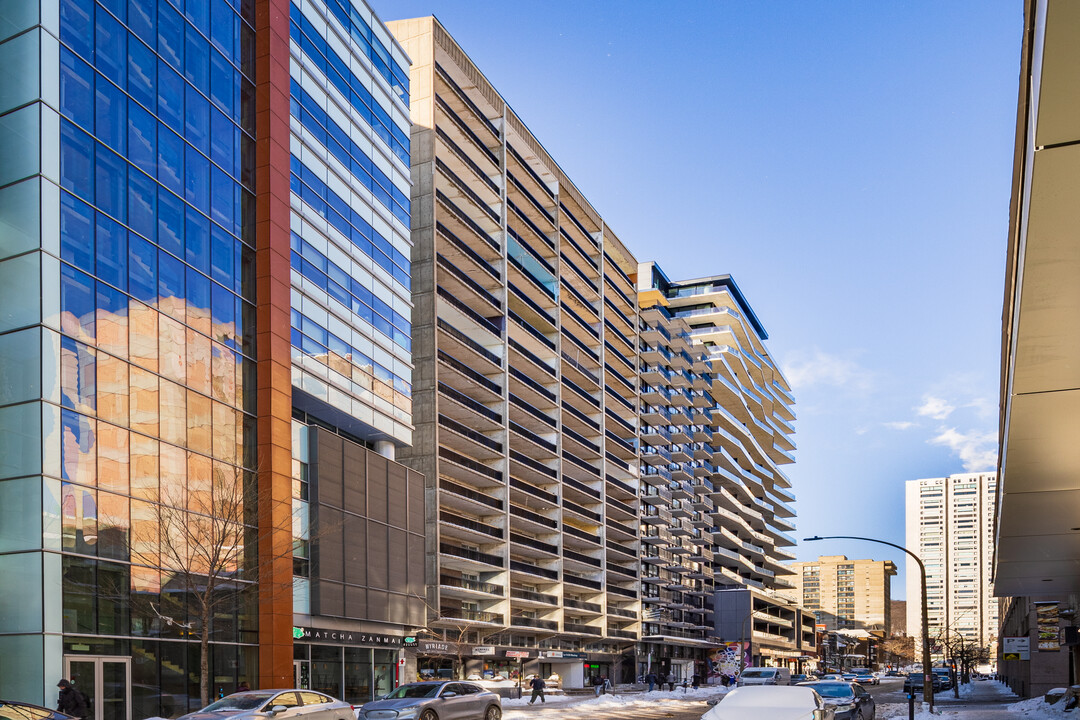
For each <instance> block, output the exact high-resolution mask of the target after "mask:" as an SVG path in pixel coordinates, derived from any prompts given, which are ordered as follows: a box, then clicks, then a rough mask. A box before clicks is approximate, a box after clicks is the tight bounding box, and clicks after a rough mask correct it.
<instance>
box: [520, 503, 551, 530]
mask: <svg viewBox="0 0 1080 720" xmlns="http://www.w3.org/2000/svg"><path fill="white" fill-rule="evenodd" d="M510 514H511V515H516V516H517V517H520V518H524V519H525V520H530V521H532V522H534V523H536V524H537V525H543V526H545V527H550V528H557V527H559V523H558V522H556V521H554V520H552V519H551V518H547V517H544V516H543V515H540V514H538V513H534V512H533V511H532V510H526V509H525V508H523V507H518V506H517V505H514V504H513V503H511V504H510Z"/></svg>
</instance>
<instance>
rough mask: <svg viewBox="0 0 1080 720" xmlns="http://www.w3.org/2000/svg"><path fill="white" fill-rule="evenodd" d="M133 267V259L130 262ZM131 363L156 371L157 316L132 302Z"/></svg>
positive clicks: (150, 310)
mask: <svg viewBox="0 0 1080 720" xmlns="http://www.w3.org/2000/svg"><path fill="white" fill-rule="evenodd" d="M132 266H133V267H134V258H133V262H132ZM128 330H129V333H128V338H129V347H130V350H129V352H130V354H131V355H130V356H131V361H132V362H133V363H136V364H138V365H141V366H142V367H144V368H146V369H147V370H151V371H157V369H158V314H157V312H155V311H154V309H153V308H151V307H149V306H147V305H143V304H142V303H140V302H136V301H134V300H132V301H131V315H130V317H129V319H128Z"/></svg>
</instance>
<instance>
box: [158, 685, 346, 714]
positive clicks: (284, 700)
mask: <svg viewBox="0 0 1080 720" xmlns="http://www.w3.org/2000/svg"><path fill="white" fill-rule="evenodd" d="M294 717H295V718H299V717H303V719H304V720H353V719H354V718H355V717H356V715H355V711H354V710H353V707H352V705H350V704H349V703H347V702H342V701H341V700H335V699H334V698H332V697H330V696H329V695H324V694H322V693H320V692H315V691H313V690H300V689H297V688H293V689H289V690H248V691H247V692H238V693H233V694H232V695H227V696H226V697H223V698H221V699H220V700H218V701H217V702H214V703H210V704H209V705H207V706H206V707H204V708H203V709H202V710H196V711H195V712H192V713H188V714H187V715H181V716H180V720H226V718H227V719H228V720H248V719H249V718H250V719H251V720H255V718H259V719H260V720H261V719H262V718H273V719H274V720H286V719H287V718H294Z"/></svg>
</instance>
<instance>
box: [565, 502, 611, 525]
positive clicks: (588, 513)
mask: <svg viewBox="0 0 1080 720" xmlns="http://www.w3.org/2000/svg"><path fill="white" fill-rule="evenodd" d="M563 508H564V509H566V510H570V511H572V512H576V513H577V514H578V515H582V516H584V517H587V518H590V519H592V520H595V521H596V522H601V521H602V519H603V518H601V517H600V513H598V512H593V511H592V510H587V509H585V508H583V507H582V506H581V505H578V504H577V503H575V502H570V501H569V500H567V499H566V498H563ZM609 522H612V521H609Z"/></svg>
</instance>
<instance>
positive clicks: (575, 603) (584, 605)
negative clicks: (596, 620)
mask: <svg viewBox="0 0 1080 720" xmlns="http://www.w3.org/2000/svg"><path fill="white" fill-rule="evenodd" d="M563 607H569V608H575V609H577V610H586V611H588V612H591V613H597V614H600V613H602V612H603V611H604V609H603V607H601V606H600V604H599V603H593V602H586V601H585V600H575V599H574V598H563Z"/></svg>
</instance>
